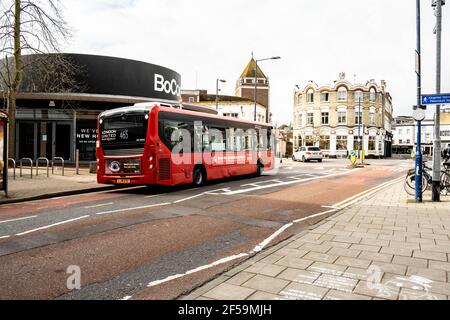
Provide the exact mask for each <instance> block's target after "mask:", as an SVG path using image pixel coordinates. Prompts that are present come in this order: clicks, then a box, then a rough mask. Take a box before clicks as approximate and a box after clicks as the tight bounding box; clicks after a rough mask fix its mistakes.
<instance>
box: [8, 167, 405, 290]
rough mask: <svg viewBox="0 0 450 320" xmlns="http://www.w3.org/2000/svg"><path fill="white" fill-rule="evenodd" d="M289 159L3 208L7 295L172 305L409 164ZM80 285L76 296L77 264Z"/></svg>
mask: <svg viewBox="0 0 450 320" xmlns="http://www.w3.org/2000/svg"><path fill="white" fill-rule="evenodd" d="M368 162H369V163H370V164H371V165H370V166H367V167H365V168H363V169H356V170H355V169H349V168H348V162H347V161H344V160H327V161H325V162H324V163H320V164H319V163H294V162H292V161H290V160H289V161H285V163H284V164H282V165H280V167H279V168H277V169H276V170H273V171H271V172H266V173H265V174H264V175H263V176H261V177H241V178H239V179H231V180H222V181H216V182H212V183H209V184H208V185H207V186H205V187H203V188H198V189H195V188H190V187H178V188H157V189H155V188H149V187H136V188H131V189H127V190H120V191H108V192H98V193H90V194H85V195H78V196H70V197H61V198H53V199H47V200H40V201H33V202H27V203H21V204H10V205H3V206H0V299H173V298H176V297H179V296H180V295H182V294H185V293H187V292H189V291H190V290H192V289H194V288H196V287H197V286H199V285H201V284H203V283H204V282H206V281H208V280H210V279H212V278H214V277H215V276H216V275H218V274H220V273H222V272H223V271H225V270H227V269H229V268H230V267H232V266H234V265H235V264H237V263H240V262H242V261H243V260H245V259H247V258H249V257H250V256H252V255H253V254H256V253H257V252H259V251H260V250H262V249H264V248H265V247H268V246H271V245H274V244H276V243H278V242H280V241H282V240H284V239H286V238H288V237H290V236H292V235H293V234H296V233H298V232H300V231H301V230H304V229H305V228H307V227H308V226H309V225H312V224H315V223H317V222H319V221H320V220H322V219H324V218H326V217H327V216H329V215H332V214H335V213H336V212H337V211H338V209H337V208H336V207H335V206H336V204H338V203H340V202H342V201H345V200H346V199H349V198H351V197H353V196H355V195H357V194H360V193H361V192H364V191H366V190H369V189H371V188H374V187H376V186H378V185H381V184H383V183H386V182H389V181H392V180H393V179H396V178H398V177H401V176H403V175H404V173H405V172H406V171H407V169H408V168H409V167H410V166H411V165H412V164H411V162H409V161H401V160H368ZM71 266H76V267H77V268H78V267H79V270H80V271H81V289H80V290H72V291H71V290H69V289H68V287H67V281H68V278H69V276H70V275H71V274H70V273H68V271H70V269H69V270H68V268H69V267H71Z"/></svg>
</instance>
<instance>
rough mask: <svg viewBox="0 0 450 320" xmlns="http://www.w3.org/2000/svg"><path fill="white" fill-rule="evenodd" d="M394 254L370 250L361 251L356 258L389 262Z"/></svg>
mask: <svg viewBox="0 0 450 320" xmlns="http://www.w3.org/2000/svg"><path fill="white" fill-rule="evenodd" d="M393 257H394V255H392V254H386V253H375V252H370V251H363V252H361V254H360V255H359V256H358V259H365V260H371V261H374V262H376V261H381V262H391V261H392V258H393Z"/></svg>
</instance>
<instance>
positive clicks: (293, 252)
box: [275, 248, 309, 258]
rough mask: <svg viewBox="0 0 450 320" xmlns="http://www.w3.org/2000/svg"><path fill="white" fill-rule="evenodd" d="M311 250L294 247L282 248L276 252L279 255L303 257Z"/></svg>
mask: <svg viewBox="0 0 450 320" xmlns="http://www.w3.org/2000/svg"><path fill="white" fill-rule="evenodd" d="M308 252H309V250H303V249H293V248H282V249H280V250H278V251H276V252H275V254H277V255H279V256H284V257H285V256H294V257H297V258H301V257H303V256H304V255H305V254H307V253H308Z"/></svg>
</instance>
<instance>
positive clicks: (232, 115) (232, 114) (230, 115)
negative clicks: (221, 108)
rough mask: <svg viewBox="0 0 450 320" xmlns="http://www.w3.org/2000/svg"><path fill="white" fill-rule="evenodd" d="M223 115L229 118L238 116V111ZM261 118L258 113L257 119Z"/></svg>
mask: <svg viewBox="0 0 450 320" xmlns="http://www.w3.org/2000/svg"><path fill="white" fill-rule="evenodd" d="M223 116H224V117H230V118H239V113H224V114H223ZM260 119H261V115H258V120H260Z"/></svg>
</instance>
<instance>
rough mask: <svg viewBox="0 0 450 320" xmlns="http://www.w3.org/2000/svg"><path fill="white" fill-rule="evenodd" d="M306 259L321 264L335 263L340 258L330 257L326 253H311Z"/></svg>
mask: <svg viewBox="0 0 450 320" xmlns="http://www.w3.org/2000/svg"><path fill="white" fill-rule="evenodd" d="M304 258H305V259H308V260H312V261H320V262H326V263H333V262H335V261H336V259H337V258H338V257H337V256H335V255H330V254H326V253H319V252H312V251H311V252H310V253H308V254H307V255H305V257H304Z"/></svg>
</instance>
